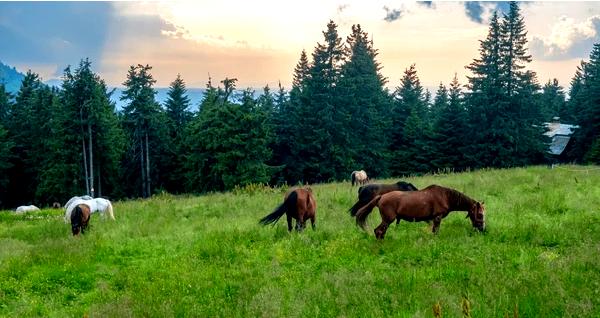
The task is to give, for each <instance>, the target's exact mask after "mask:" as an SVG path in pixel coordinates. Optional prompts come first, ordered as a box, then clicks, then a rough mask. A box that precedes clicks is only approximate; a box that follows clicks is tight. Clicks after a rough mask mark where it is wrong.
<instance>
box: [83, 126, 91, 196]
mask: <svg viewBox="0 0 600 318" xmlns="http://www.w3.org/2000/svg"><path fill="white" fill-rule="evenodd" d="M81 152H82V153H83V170H84V171H85V193H86V194H87V195H89V194H90V183H89V181H90V180H89V178H88V165H87V155H86V149H85V138H83V137H82V138H81Z"/></svg>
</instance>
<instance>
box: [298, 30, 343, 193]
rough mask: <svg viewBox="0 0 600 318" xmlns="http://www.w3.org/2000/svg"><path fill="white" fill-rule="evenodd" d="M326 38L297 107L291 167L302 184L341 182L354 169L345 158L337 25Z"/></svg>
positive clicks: (341, 54)
mask: <svg viewBox="0 0 600 318" xmlns="http://www.w3.org/2000/svg"><path fill="white" fill-rule="evenodd" d="M323 36H324V41H325V42H324V44H320V43H319V44H317V47H316V48H315V50H314V52H313V54H312V57H313V63H312V65H311V66H310V68H309V73H308V78H306V79H304V80H303V83H304V87H302V90H301V92H300V95H299V99H298V101H299V103H298V105H299V106H298V107H294V112H295V115H294V116H293V117H294V118H295V119H297V123H296V126H295V128H294V131H292V136H293V137H294V140H295V141H296V142H295V143H294V148H293V149H292V155H291V156H290V158H291V159H292V160H293V161H292V162H289V163H288V166H290V167H292V166H293V167H294V168H293V169H294V170H295V171H297V173H296V174H297V175H298V177H299V178H300V179H299V180H302V181H305V182H310V183H312V182H317V181H327V180H331V179H336V178H341V177H342V175H344V176H345V175H346V173H347V171H348V170H349V169H350V165H351V164H350V161H349V159H348V157H347V156H346V154H345V148H346V147H347V145H348V131H347V129H346V128H345V127H344V124H345V121H344V119H343V116H344V113H343V112H342V111H340V110H339V109H338V107H337V106H338V105H339V104H338V95H337V92H336V84H337V82H338V80H339V76H340V70H341V64H342V62H343V58H344V56H343V45H342V43H341V41H342V40H341V38H340V37H339V36H338V33H337V25H336V24H335V23H334V22H333V21H330V22H329V23H328V24H327V30H326V31H324V32H323ZM294 98H295V97H294ZM299 180H294V181H299Z"/></svg>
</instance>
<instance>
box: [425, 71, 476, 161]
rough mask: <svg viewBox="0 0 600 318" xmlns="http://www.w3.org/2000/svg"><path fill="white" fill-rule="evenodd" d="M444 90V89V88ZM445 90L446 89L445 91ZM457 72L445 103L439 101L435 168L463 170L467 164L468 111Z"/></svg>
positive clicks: (435, 136)
mask: <svg viewBox="0 0 600 318" xmlns="http://www.w3.org/2000/svg"><path fill="white" fill-rule="evenodd" d="M442 91H444V90H442ZM444 92H445V91H444ZM461 95H462V93H461V88H460V84H459V82H458V78H457V76H456V74H454V78H453V79H452V82H451V83H450V89H449V90H448V95H447V96H446V98H445V100H446V102H445V103H439V104H440V108H439V112H438V116H437V118H436V120H435V124H434V127H433V140H434V143H433V148H434V149H433V153H434V154H435V156H434V157H433V160H432V165H433V166H434V168H435V169H441V170H452V171H461V170H463V169H465V168H466V166H465V156H464V152H465V141H466V140H468V138H469V136H468V134H467V130H466V124H467V118H466V111H465V108H464V106H463V102H462V96H461Z"/></svg>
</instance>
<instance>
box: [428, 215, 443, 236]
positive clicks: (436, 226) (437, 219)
mask: <svg viewBox="0 0 600 318" xmlns="http://www.w3.org/2000/svg"><path fill="white" fill-rule="evenodd" d="M442 218H443V216H442V215H438V216H436V217H435V219H433V227H432V228H431V231H432V232H433V233H434V234H437V232H438V230H439V229H440V223H442Z"/></svg>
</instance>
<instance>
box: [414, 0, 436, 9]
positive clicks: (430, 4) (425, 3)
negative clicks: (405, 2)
mask: <svg viewBox="0 0 600 318" xmlns="http://www.w3.org/2000/svg"><path fill="white" fill-rule="evenodd" d="M417 4H418V5H420V6H423V7H426V8H429V9H435V4H434V3H433V1H417Z"/></svg>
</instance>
